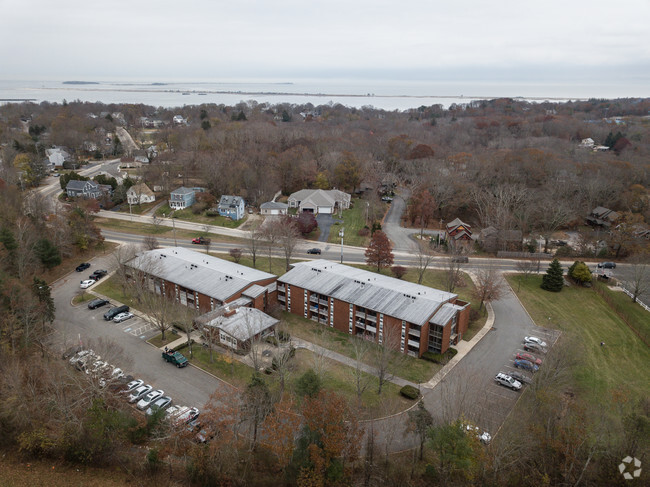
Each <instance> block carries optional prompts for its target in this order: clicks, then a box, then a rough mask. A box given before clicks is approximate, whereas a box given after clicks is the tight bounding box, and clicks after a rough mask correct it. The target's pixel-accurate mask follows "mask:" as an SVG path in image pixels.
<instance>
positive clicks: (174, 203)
mask: <svg viewBox="0 0 650 487" xmlns="http://www.w3.org/2000/svg"><path fill="white" fill-rule="evenodd" d="M202 192H203V188H186V187H185V186H181V187H180V188H178V189H175V190H174V191H172V192H171V193H170V194H169V207H170V208H171V209H172V210H184V209H185V208H189V207H190V206H192V205H193V204H194V202H195V201H196V196H195V195H196V193H202Z"/></svg>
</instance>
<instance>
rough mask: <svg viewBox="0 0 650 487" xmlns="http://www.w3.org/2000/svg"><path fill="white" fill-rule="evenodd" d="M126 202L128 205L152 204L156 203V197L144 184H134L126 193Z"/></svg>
mask: <svg viewBox="0 0 650 487" xmlns="http://www.w3.org/2000/svg"><path fill="white" fill-rule="evenodd" d="M126 201H127V202H128V203H129V204H130V205H140V204H143V203H153V202H154V201H156V195H155V194H154V193H153V191H151V189H149V186H147V185H146V184H144V183H140V184H134V185H133V186H131V187H130V188H129V189H128V191H127V192H126Z"/></svg>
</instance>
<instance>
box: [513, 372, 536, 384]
mask: <svg viewBox="0 0 650 487" xmlns="http://www.w3.org/2000/svg"><path fill="white" fill-rule="evenodd" d="M510 377H512V378H513V379H515V380H518V381H519V382H521V383H522V384H530V383H531V382H532V380H531V379H530V377H528V376H527V375H526V374H524V373H522V372H519V371H517V370H515V371H514V372H510Z"/></svg>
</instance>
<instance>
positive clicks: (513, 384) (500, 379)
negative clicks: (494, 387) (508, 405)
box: [494, 372, 521, 391]
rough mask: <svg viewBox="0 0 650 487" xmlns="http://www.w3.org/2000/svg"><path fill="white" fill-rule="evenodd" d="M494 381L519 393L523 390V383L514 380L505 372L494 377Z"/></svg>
mask: <svg viewBox="0 0 650 487" xmlns="http://www.w3.org/2000/svg"><path fill="white" fill-rule="evenodd" d="M494 381H495V382H496V383H497V384H499V385H502V386H505V387H509V388H510V389H512V390H513V391H518V390H520V389H521V382H519V381H518V380H515V379H513V378H512V377H510V376H509V375H508V374H504V373H503V372H499V373H498V374H497V375H496V376H495V377H494Z"/></svg>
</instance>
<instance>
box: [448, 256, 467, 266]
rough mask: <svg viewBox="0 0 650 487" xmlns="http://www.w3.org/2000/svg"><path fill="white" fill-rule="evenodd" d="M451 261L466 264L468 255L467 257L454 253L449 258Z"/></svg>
mask: <svg viewBox="0 0 650 487" xmlns="http://www.w3.org/2000/svg"><path fill="white" fill-rule="evenodd" d="M451 261H452V262H457V263H461V264H467V263H468V262H469V257H467V256H466V255H456V256H454V257H452V258H451Z"/></svg>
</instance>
